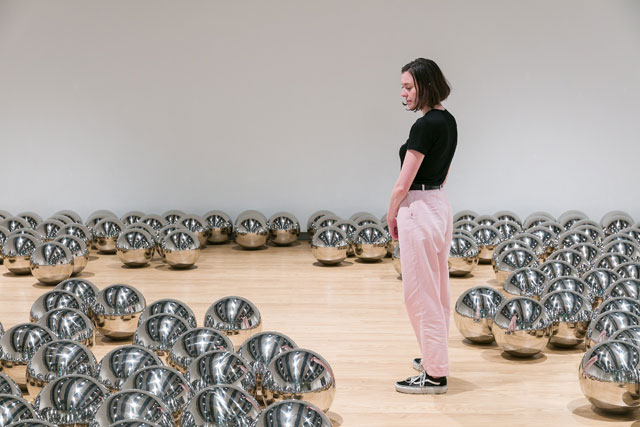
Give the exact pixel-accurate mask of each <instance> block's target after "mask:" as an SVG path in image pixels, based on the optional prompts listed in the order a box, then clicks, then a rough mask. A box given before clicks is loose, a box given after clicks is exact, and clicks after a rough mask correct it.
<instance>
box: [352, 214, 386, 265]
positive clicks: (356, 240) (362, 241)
mask: <svg viewBox="0 0 640 427" xmlns="http://www.w3.org/2000/svg"><path fill="white" fill-rule="evenodd" d="M388 244H389V236H388V234H387V233H386V232H385V231H384V229H383V228H382V227H381V226H380V225H377V224H373V223H368V224H363V225H361V226H359V227H358V228H357V229H356V231H355V232H354V236H353V245H354V250H355V254H356V256H357V257H358V258H359V259H360V260H362V261H366V262H373V261H379V260H381V259H382V258H384V257H385V256H386V255H387V245H388Z"/></svg>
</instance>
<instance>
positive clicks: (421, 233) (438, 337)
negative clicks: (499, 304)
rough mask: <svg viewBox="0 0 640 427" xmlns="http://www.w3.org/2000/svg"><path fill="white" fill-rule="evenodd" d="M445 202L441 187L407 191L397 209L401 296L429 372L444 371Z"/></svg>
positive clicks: (448, 220) (448, 223) (448, 228)
mask: <svg viewBox="0 0 640 427" xmlns="http://www.w3.org/2000/svg"><path fill="white" fill-rule="evenodd" d="M452 222H453V218H452V212H451V205H450V203H449V198H448V196H447V193H446V192H445V191H444V190H443V189H440V190H426V191H409V193H408V194H407V197H406V198H405V199H404V200H403V202H402V203H401V204H400V209H399V210H398V240H399V244H400V259H401V266H402V284H403V288H404V301H405V304H406V306H407V312H408V314H409V319H410V320H411V325H412V326H413V330H414V332H415V334H416V337H417V338H418V343H419V344H420V350H421V352H422V367H423V368H424V369H425V370H426V371H427V373H428V374H429V375H431V376H433V377H444V376H447V375H449V353H448V349H447V347H448V341H449V312H450V302H449V267H448V265H447V261H448V258H449V249H450V246H451V233H452V231H453V224H452Z"/></svg>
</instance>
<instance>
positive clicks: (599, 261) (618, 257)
mask: <svg viewBox="0 0 640 427" xmlns="http://www.w3.org/2000/svg"><path fill="white" fill-rule="evenodd" d="M629 261H631V259H630V258H629V257H628V256H626V255H623V254H618V253H611V252H610V253H605V254H602V255H600V256H599V257H598V258H596V260H595V261H594V262H593V265H594V266H595V267H596V268H607V269H609V270H615V269H617V268H618V267H619V266H620V264H624V263H625V262H629Z"/></svg>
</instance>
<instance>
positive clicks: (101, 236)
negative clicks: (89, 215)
mask: <svg viewBox="0 0 640 427" xmlns="http://www.w3.org/2000/svg"><path fill="white" fill-rule="evenodd" d="M123 230H124V224H123V223H121V222H120V220H118V219H116V218H104V219H102V220H100V221H99V222H98V223H97V224H96V225H95V226H94V227H93V235H94V236H95V245H96V249H98V251H100V252H102V253H105V254H115V253H116V241H117V240H118V237H119V236H120V233H122V231H123Z"/></svg>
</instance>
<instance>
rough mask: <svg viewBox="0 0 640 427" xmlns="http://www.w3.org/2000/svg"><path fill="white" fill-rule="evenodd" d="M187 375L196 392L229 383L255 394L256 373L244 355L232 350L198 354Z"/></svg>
mask: <svg viewBox="0 0 640 427" xmlns="http://www.w3.org/2000/svg"><path fill="white" fill-rule="evenodd" d="M185 376H186V379H187V381H188V382H189V385H190V386H191V387H192V388H193V389H194V390H195V391H196V392H197V391H200V390H202V389H204V388H207V387H211V386H214V385H221V384H228V385H234V386H236V387H240V388H241V389H243V390H245V391H246V392H248V393H250V394H252V395H253V394H255V388H256V376H255V374H254V373H253V371H252V370H251V368H250V366H249V364H248V363H247V362H246V361H245V360H244V359H243V358H242V357H240V356H238V355H237V354H235V353H233V352H231V351H226V350H218V351H211V352H208V353H205V354H203V355H202V356H198V357H197V358H196V359H195V360H194V361H193V362H191V364H190V365H189V367H188V368H187V372H186V374H185Z"/></svg>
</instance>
